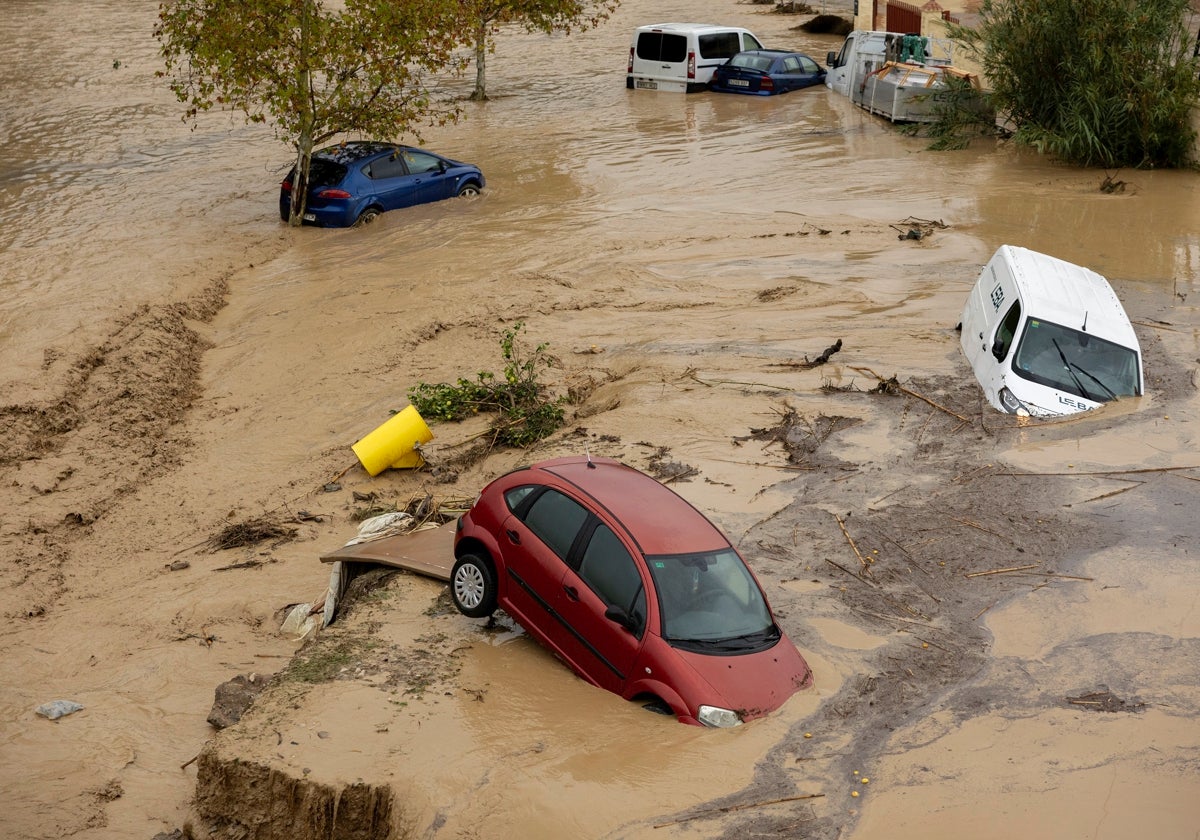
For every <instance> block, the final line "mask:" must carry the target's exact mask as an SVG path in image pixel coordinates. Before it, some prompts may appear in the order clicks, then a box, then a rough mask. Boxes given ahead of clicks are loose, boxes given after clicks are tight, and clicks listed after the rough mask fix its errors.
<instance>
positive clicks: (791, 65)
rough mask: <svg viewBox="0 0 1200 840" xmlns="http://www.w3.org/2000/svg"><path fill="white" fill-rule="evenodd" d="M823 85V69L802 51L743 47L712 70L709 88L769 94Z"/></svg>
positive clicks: (723, 91)
mask: <svg viewBox="0 0 1200 840" xmlns="http://www.w3.org/2000/svg"><path fill="white" fill-rule="evenodd" d="M823 84H825V70H824V69H823V68H822V67H821V66H820V65H819V64H817V62H815V61H813V60H812V59H811V58H809V57H808V56H806V55H804V54H803V53H797V52H787V51H784V50H747V51H745V52H740V53H738V54H737V55H735V56H733V57H732V58H731V59H729V60H728V61H727V62H725V63H724V64H722V65H721V66H720V67H718V68H717V69H716V71H715V72H714V73H713V77H712V85H711V86H712V89H713V90H716V91H720V92H721V93H749V94H753V95H755V96H772V95H774V94H779V93H787V92H788V91H791V90H800V89H801V88H806V87H814V86H816V85H823Z"/></svg>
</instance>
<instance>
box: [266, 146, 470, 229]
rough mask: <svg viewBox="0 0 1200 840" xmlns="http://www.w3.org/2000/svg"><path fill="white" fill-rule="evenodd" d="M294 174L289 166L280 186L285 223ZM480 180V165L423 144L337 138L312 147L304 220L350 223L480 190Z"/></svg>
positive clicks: (322, 223) (339, 224)
mask: <svg viewBox="0 0 1200 840" xmlns="http://www.w3.org/2000/svg"><path fill="white" fill-rule="evenodd" d="M295 176H296V170H295V167H293V168H292V170H291V171H290V172H289V173H288V175H287V177H286V178H284V179H283V183H281V184H280V185H279V216H280V218H282V219H283V220H284V221H285V222H286V221H287V220H288V216H289V215H290V212H291V201H292V184H293V183H294V182H295ZM484 183H485V182H484V178H483V172H481V171H480V169H479V167H478V166H475V165H474V164H471V163H462V162H461V161H457V160H452V159H450V158H448V157H443V156H442V155H439V154H435V153H433V152H430V151H427V150H425V149H417V148H414V147H412V146H398V145H396V144H394V143H379V142H375V141H352V142H346V143H339V144H338V145H336V146H329V147H327V148H324V149H321V150H319V151H316V152H313V156H312V164H311V167H310V169H309V176H308V200H307V202H306V204H305V208H304V219H303V220H304V223H305V224H312V225H320V226H322V227H350V226H351V225H356V224H364V223H366V222H370V221H372V220H373V219H375V218H376V217H377V216H378V215H379V214H380V213H383V212H386V211H388V210H397V209H399V208H401V207H411V206H413V205H414V204H425V203H427V202H430V201H441V200H442V199H443V198H454V197H455V196H465V195H478V194H479V191H480V190H482V189H483V187H484Z"/></svg>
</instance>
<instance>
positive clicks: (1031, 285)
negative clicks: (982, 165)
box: [960, 245, 1144, 417]
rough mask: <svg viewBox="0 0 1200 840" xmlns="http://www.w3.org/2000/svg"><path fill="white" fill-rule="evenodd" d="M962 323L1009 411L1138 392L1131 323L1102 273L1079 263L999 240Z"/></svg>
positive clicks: (966, 346) (979, 370) (1039, 411)
mask: <svg viewBox="0 0 1200 840" xmlns="http://www.w3.org/2000/svg"><path fill="white" fill-rule="evenodd" d="M960 328H961V330H962V336H961V338H960V341H961V343H962V349H963V353H964V354H966V357H967V361H969V362H970V363H971V367H972V369H973V370H974V371H975V377H976V379H978V380H979V384H980V385H981V386H983V392H984V395H985V396H986V397H987V400H988V402H989V403H991V404H992V406H994V407H995V408H997V409H999V410H1001V411H1005V412H1008V413H1009V414H1019V415H1025V416H1029V415H1032V416H1039V417H1042V416H1045V417H1048V416H1055V415H1061V414H1073V413H1075V412H1079V411H1088V410H1090V409H1093V408H1096V407H1098V406H1099V405H1101V404H1102V403H1106V402H1110V401H1112V400H1115V399H1119V398H1120V397H1130V396H1133V397H1136V396H1141V394H1142V389H1143V387H1144V377H1143V372H1142V351H1141V347H1140V345H1139V344H1138V340H1137V336H1136V335H1135V334H1134V332H1133V325H1132V324H1130V323H1129V317H1128V316H1127V315H1126V314H1125V309H1124V308H1123V307H1122V306H1121V301H1120V300H1119V299H1118V298H1117V295H1116V293H1115V292H1114V291H1113V290H1112V287H1111V286H1109V284H1108V281H1107V280H1105V279H1104V278H1103V277H1101V276H1100V275H1099V274H1097V273H1096V272H1094V271H1092V270H1090V269H1087V268H1083V267H1082V266H1078V265H1075V264H1073V263H1069V262H1066V261H1065V260H1060V259H1058V258H1056V257H1051V256H1047V255H1046V254H1041V253H1038V252H1037V251H1030V250H1029V249H1027V248H1019V247H1016V246H1013V245H1001V246H1000V248H999V250H997V251H996V253H995V255H994V256H993V257H992V258H991V260H989V261H988V264H987V265H986V266H984V268H983V272H982V273H981V274H980V275H979V280H978V281H977V282H976V283H975V288H973V289H972V290H971V294H970V297H968V298H967V304H966V306H965V307H964V308H963V314H962V322H961V324H960Z"/></svg>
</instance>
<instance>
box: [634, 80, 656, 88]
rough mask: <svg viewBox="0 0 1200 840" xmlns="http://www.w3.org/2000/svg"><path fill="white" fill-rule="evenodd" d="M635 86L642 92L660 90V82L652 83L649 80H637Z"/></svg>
mask: <svg viewBox="0 0 1200 840" xmlns="http://www.w3.org/2000/svg"><path fill="white" fill-rule="evenodd" d="M633 86H634V87H636V88H641V89H642V90H658V82H652V81H650V80H649V79H635V80H634V82H633Z"/></svg>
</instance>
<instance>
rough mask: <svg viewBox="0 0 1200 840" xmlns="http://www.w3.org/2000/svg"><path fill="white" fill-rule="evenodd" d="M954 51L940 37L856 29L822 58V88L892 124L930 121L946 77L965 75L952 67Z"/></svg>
mask: <svg viewBox="0 0 1200 840" xmlns="http://www.w3.org/2000/svg"><path fill="white" fill-rule="evenodd" d="M953 50H954V42H953V41H951V40H949V39H945V38H931V37H929V36H926V35H908V34H904V33H901V32H881V31H866V30H856V31H854V32H851V33H850V34H849V35H847V36H846V40H845V41H844V42H843V43H842V48H841V49H840V50H838V51H837V52H830V53H829V54H828V55H827V56H826V62H825V63H826V64H827V65H828V70H827V72H826V74H825V86H826V87H828V88H829V89H830V90H832V91H834V92H836V93H840V94H842V96H848V97H850V100H851V101H852V102H853V103H854V104H855V105H858V106H859V107H861V108H864V109H866V110H867V111H870V112H871V113H873V114H879V115H880V116H883V117H886V118H887V119H890V120H891V121H892V122H930V121H932V120H933V119H934V118H935V108H934V104H935V102H936V95H937V91H938V89H940V88H942V87H943V86H944V84H945V75H946V74H949V73H953V74H956V75H966V74H963V73H962V72H961V71H959V70H956V69H955V68H954V67H952V59H953ZM976 87H978V84H977V82H976Z"/></svg>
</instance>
